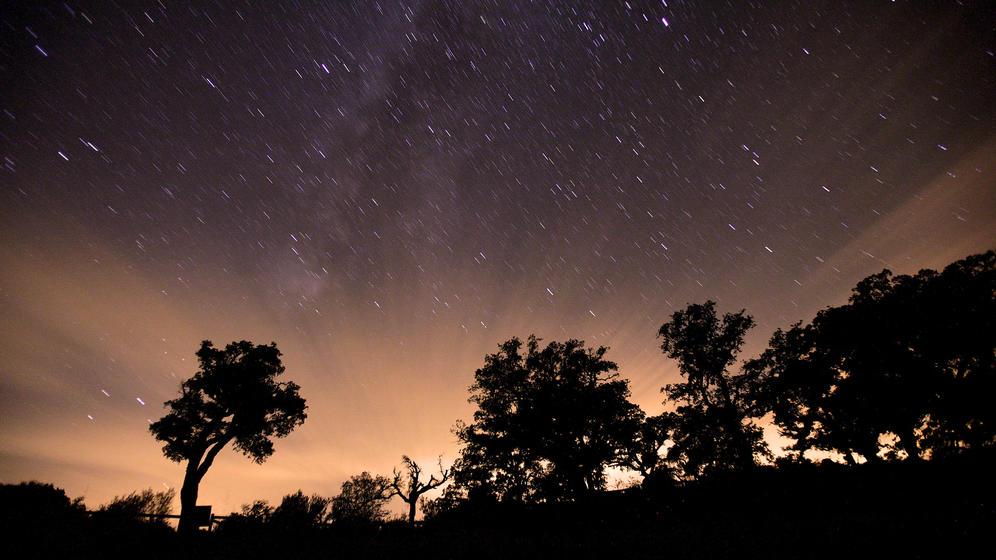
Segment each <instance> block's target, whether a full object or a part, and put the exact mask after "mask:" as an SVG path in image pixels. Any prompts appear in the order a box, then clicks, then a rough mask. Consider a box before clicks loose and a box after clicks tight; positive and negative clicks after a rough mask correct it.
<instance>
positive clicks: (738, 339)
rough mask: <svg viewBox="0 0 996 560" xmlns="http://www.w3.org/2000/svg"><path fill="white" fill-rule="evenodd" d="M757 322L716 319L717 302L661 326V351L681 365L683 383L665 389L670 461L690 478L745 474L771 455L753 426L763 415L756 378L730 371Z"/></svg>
mask: <svg viewBox="0 0 996 560" xmlns="http://www.w3.org/2000/svg"><path fill="white" fill-rule="evenodd" d="M752 326H754V320H753V319H752V318H751V316H750V315H747V313H746V312H745V311H743V310H741V311H739V312H737V313H726V314H725V315H723V317H722V319H720V318H719V317H717V316H716V302H714V301H707V302H705V303H704V304H692V305H689V306H688V307H687V308H686V309H684V310H681V311H677V312H675V313H674V314H673V315H672V316H671V320H670V321H669V322H667V323H665V324H664V325H662V326H661V328H660V331H658V336H659V337H660V338H661V340H662V342H661V350H663V351H664V353H665V354H666V355H667V356H668V357H669V358H671V359H673V360H677V362H678V370H679V371H680V372H681V375H682V377H683V378H684V379H685V381H684V382H683V383H674V384H669V385H666V386H665V387H664V388H663V389H662V391H663V392H664V393H665V395H666V396H667V401H666V402H668V401H669V402H671V403H674V404H676V405H677V409H676V410H675V411H674V412H673V413H670V414H668V415H667V418H668V419H667V420H666V422H667V423H668V424H669V425H670V427H671V429H672V434H671V437H672V442H673V445H672V446H671V447H670V448H669V449H668V459H669V460H670V461H672V462H674V463H676V464H678V465H679V466H680V467H681V468H682V470H683V471H684V473H685V475H686V476H691V477H694V476H698V475H701V474H704V473H706V472H709V471H712V470H743V469H747V468H750V467H752V466H754V464H755V459H754V457H755V455H758V454H762V455H763V454H767V453H768V450H767V446H766V445H765V443H764V440H763V439H762V432H761V430H760V429H759V428H758V427H757V426H755V425H754V424H752V423H751V422H750V419H751V418H753V417H759V416H761V415H763V412H762V411H761V410H759V409H757V408H755V406H754V403H755V402H756V399H755V398H754V397H753V392H754V391H755V390H756V387H755V385H756V382H755V376H754V375H752V374H750V373H747V372H744V373H741V374H738V375H734V374H732V373H730V372H729V368H730V366H732V365H733V364H734V362H735V361H736V359H737V354H739V352H740V348H741V347H742V346H743V340H744V334H745V333H746V332H747V331H748V330H750V328H751V327H752Z"/></svg>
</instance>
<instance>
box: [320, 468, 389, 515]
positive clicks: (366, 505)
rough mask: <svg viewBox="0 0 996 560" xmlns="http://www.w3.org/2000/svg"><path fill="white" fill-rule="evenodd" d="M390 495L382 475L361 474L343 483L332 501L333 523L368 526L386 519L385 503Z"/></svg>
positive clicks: (387, 483) (387, 481) (386, 482)
mask: <svg viewBox="0 0 996 560" xmlns="http://www.w3.org/2000/svg"><path fill="white" fill-rule="evenodd" d="M392 494H393V490H392V486H391V481H390V480H388V479H387V478H386V477H383V476H373V475H371V474H370V473H368V472H362V473H360V474H358V475H355V476H352V477H350V478H349V480H347V481H346V482H343V483H342V489H341V491H340V492H339V495H338V496H335V497H334V498H332V513H331V516H330V520H331V521H332V522H333V523H338V524H345V525H370V524H374V523H382V522H383V521H384V520H385V519H386V518H387V509H386V505H387V501H388V500H390V499H391V496H392Z"/></svg>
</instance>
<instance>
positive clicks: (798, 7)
mask: <svg viewBox="0 0 996 560" xmlns="http://www.w3.org/2000/svg"><path fill="white" fill-rule="evenodd" d="M123 4H125V5H116V3H114V2H109V1H106V2H105V1H101V2H94V3H78V2H68V3H65V4H63V3H52V4H49V5H47V6H46V5H42V4H40V3H35V2H23V3H20V5H18V3H16V2H15V3H5V4H4V7H2V8H0V110H2V112H0V159H2V161H0V166H2V169H0V241H2V242H0V357H2V359H0V383H2V385H0V389H2V392H0V479H2V480H3V481H5V482H16V481H20V480H27V479H39V480H43V481H46V482H53V483H55V484H57V485H58V486H61V487H64V488H66V489H67V491H68V492H69V493H70V494H71V495H85V496H86V499H87V502H88V504H89V505H90V506H95V505H97V504H99V503H102V502H106V501H107V500H108V499H110V498H111V497H112V496H113V495H115V494H125V493H128V492H131V491H133V490H137V489H141V488H147V487H153V488H155V489H163V488H165V487H166V486H178V485H179V484H180V482H181V479H182V467H181V466H180V465H177V464H174V463H170V462H169V461H168V460H166V459H165V458H164V457H163V456H162V454H161V452H160V447H159V445H158V444H157V443H156V442H155V441H154V440H153V439H152V437H151V436H150V435H149V433H148V423H149V421H150V420H155V419H157V418H159V417H160V416H161V415H162V414H163V408H162V407H161V403H162V402H163V401H165V400H167V399H170V398H172V397H173V396H174V395H175V394H176V392H177V390H178V387H179V383H180V381H181V380H182V379H184V378H186V377H188V376H189V375H191V374H192V373H193V372H194V371H195V369H196V363H195V360H194V352H195V350H196V349H197V347H198V345H199V343H200V341H201V340H203V339H210V340H213V341H214V342H215V343H216V344H221V345H223V344H225V343H227V342H229V341H231V340H237V339H243V338H244V339H249V340H252V341H254V342H257V343H266V342H270V341H276V342H277V344H278V346H279V347H280V349H281V350H282V351H283V353H284V363H285V365H286V366H287V374H286V376H285V377H286V379H289V380H293V381H296V382H298V383H299V384H300V385H301V387H302V390H301V392H302V395H303V396H304V397H305V398H307V399H308V404H309V406H310V409H309V417H308V420H307V422H306V423H305V424H304V425H303V426H302V427H300V428H299V429H298V430H297V431H296V432H295V433H294V434H292V435H291V436H290V437H288V438H286V439H284V440H280V441H279V442H278V444H277V451H276V454H275V455H274V456H273V457H272V458H271V459H270V460H269V461H267V462H266V463H265V464H264V465H262V466H258V465H254V464H252V463H251V462H250V461H249V460H247V459H245V458H244V457H242V456H240V455H238V454H236V453H235V452H233V451H231V450H227V451H226V452H225V453H223V454H222V455H221V456H220V457H219V460H218V462H216V464H215V466H214V467H213V468H212V470H211V472H210V473H209V474H208V475H207V477H206V478H205V479H204V483H203V484H202V486H201V502H202V503H208V504H213V505H214V507H215V511H216V512H226V511H229V510H231V509H233V508H237V507H238V506H239V505H240V504H242V503H246V502H249V501H251V500H253V499H256V498H268V499H271V500H273V499H279V497H280V496H281V495H283V494H286V493H290V492H292V491H295V490H297V489H298V488H302V489H304V490H305V491H306V492H309V493H310V492H319V493H322V494H325V495H333V494H335V493H337V492H338V488H339V485H340V484H341V482H342V481H343V480H344V479H345V478H346V477H348V476H350V475H352V474H356V473H358V472H360V471H362V470H370V471H373V472H379V473H382V474H389V473H390V471H391V467H392V466H393V465H396V464H400V457H401V455H402V454H409V455H411V456H413V457H414V458H416V459H417V460H423V461H427V462H430V463H434V458H435V457H436V455H438V454H443V455H444V456H445V457H447V458H449V459H452V458H453V457H454V456H455V453H456V450H457V446H456V441H455V437H454V436H453V434H452V433H451V432H450V429H451V427H452V425H453V424H454V422H455V421H456V420H457V419H460V418H463V419H468V418H469V416H470V414H471V413H472V410H473V409H472V407H471V405H469V404H468V403H467V402H466V398H467V387H468V386H469V385H470V384H471V382H472V381H473V373H474V369H475V368H477V367H479V366H480V365H481V364H482V363H483V356H484V355H485V354H486V353H490V352H493V351H495V350H496V348H497V346H496V345H497V344H498V343H499V342H500V341H503V340H505V339H507V338H509V337H511V336H514V335H518V336H521V337H524V336H527V335H529V334H530V333H536V334H537V335H538V336H540V337H542V338H544V339H547V340H563V339H566V338H570V337H574V338H581V339H583V340H585V341H586V342H587V343H588V344H590V345H606V346H609V347H610V348H611V349H610V351H609V353H608V357H609V358H610V359H613V360H614V361H616V362H618V364H619V366H620V371H621V373H622V375H623V376H625V377H626V378H628V379H629V380H631V387H632V391H633V399H634V400H635V401H636V402H637V403H639V404H640V405H641V406H643V407H644V409H645V410H646V411H647V412H648V413H657V412H659V411H660V410H661V404H660V401H661V395H660V394H659V389H660V387H661V386H662V385H663V384H664V383H668V382H672V381H674V380H675V379H676V376H677V372H676V369H675V367H674V365H673V364H671V363H669V362H668V361H667V360H666V359H665V358H664V356H663V355H662V354H661V352H660V350H659V347H658V342H657V340H656V339H655V334H656V331H657V329H658V328H659V327H660V325H661V324H662V323H663V322H664V321H666V320H667V319H668V318H669V316H670V314H671V313H672V312H673V311H675V310H677V309H680V308H683V307H684V306H685V305H686V304H688V303H691V302H701V301H704V300H706V299H715V300H717V301H718V302H719V305H720V308H721V309H723V310H729V311H732V310H738V309H740V308H746V309H747V310H748V312H750V313H751V314H753V315H754V316H755V318H756V319H757V321H758V326H757V327H756V328H755V329H754V331H753V332H752V334H751V337H750V340H749V344H748V347H747V348H746V352H747V354H754V353H756V352H758V351H759V350H760V349H761V348H763V345H764V343H765V342H766V340H767V338H768V337H769V336H770V334H771V332H772V331H773V330H774V329H776V328H779V327H785V326H788V325H790V324H791V323H794V322H795V321H798V320H808V319H810V318H812V316H813V315H814V314H815V312H816V311H817V310H818V309H820V308H822V307H824V306H827V305H836V304H840V303H842V302H843V301H845V300H846V297H847V295H848V292H849V290H850V288H851V287H852V286H853V285H854V284H855V282H857V281H858V280H860V279H861V278H863V277H864V276H866V275H868V274H871V273H874V272H877V271H879V270H881V269H882V268H885V267H888V268H890V269H892V270H894V271H896V272H902V273H911V272H915V271H916V270H918V269H920V268H923V267H931V268H937V267H942V266H944V265H945V264H947V263H949V262H951V261H953V260H956V259H958V258H961V257H964V256H966V255H968V254H971V253H976V252H981V251H984V250H986V249H989V248H992V247H994V246H996V168H994V167H996V40H994V37H996V32H994V29H996V15H994V14H996V10H992V4H991V3H988V2H978V3H974V2H936V3H935V2H902V1H900V2H888V1H871V0H868V1H863V2H856V3H854V4H853V5H847V3H844V2H838V1H829V2H746V1H739V0H737V1H730V2H722V3H721V2H679V1H671V0H669V1H667V2H661V1H656V2H646V3H643V2H636V1H630V2H615V1H609V0H604V1H595V2H563V3H561V2H551V3H546V2H525V1H519V2H512V1H508V2H469V1H467V2H463V1H461V2H452V3H448V2H429V1H427V2H406V3H402V4H395V3H393V2H379V3H377V2H358V3H356V4H355V5H349V4H347V3H345V2H330V3H329V4H330V5H328V6H321V5H311V4H310V3H303V2H294V3H287V4H281V5H278V4H277V3H275V2H274V3H271V2H259V3H251V4H250V3H236V2H232V3H227V2H214V3H210V4H209V3H207V2H196V3H195V4H196V6H194V7H191V6H186V5H183V4H182V3H174V2H169V3H167V2H162V3H149V4H148V5H147V6H146V7H134V3H132V2H126V3H123Z"/></svg>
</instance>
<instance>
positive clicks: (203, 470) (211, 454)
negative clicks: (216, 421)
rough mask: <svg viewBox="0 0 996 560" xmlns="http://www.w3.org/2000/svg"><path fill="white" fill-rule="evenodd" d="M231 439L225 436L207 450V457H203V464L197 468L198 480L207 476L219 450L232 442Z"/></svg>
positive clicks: (229, 436)
mask: <svg viewBox="0 0 996 560" xmlns="http://www.w3.org/2000/svg"><path fill="white" fill-rule="evenodd" d="M233 438H234V436H231V435H225V436H224V437H222V438H220V439H219V440H218V441H217V443H215V444H214V445H213V446H212V447H211V448H210V449H208V452H207V455H205V456H204V462H203V463H201V464H200V466H199V467H197V478H198V479H201V478H204V475H205V474H207V471H208V469H209V468H211V464H212V463H214V458H215V457H217V456H218V453H219V452H220V451H221V449H222V448H223V447H225V446H226V445H228V442H230V441H232V439H233Z"/></svg>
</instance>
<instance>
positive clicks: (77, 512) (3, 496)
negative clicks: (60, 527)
mask: <svg viewBox="0 0 996 560" xmlns="http://www.w3.org/2000/svg"><path fill="white" fill-rule="evenodd" d="M0 505H2V507H0V527H3V528H5V529H10V528H12V527H19V526H22V525H33V524H47V523H54V524H59V523H67V522H69V521H78V520H82V519H83V518H84V516H85V515H86V506H85V504H84V503H83V498H82V497H79V498H75V499H70V498H69V496H67V495H66V491H65V490H63V489H62V488H57V487H56V486H54V485H52V484H49V483H42V482H36V481H31V482H21V483H18V484H0Z"/></svg>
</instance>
